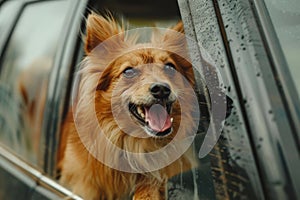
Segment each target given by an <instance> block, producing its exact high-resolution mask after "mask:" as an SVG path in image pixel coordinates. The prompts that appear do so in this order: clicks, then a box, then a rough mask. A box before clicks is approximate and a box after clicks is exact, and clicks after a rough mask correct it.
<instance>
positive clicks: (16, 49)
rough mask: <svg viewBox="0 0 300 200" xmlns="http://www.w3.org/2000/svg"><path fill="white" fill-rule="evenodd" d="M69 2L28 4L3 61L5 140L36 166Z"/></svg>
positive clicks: (0, 118)
mask: <svg viewBox="0 0 300 200" xmlns="http://www.w3.org/2000/svg"><path fill="white" fill-rule="evenodd" d="M67 6H68V1H44V2H34V3H28V4H26V5H25V7H24V9H23V11H22V13H21V15H20V17H19V20H18V22H17V24H16V27H15V29H14V30H13V32H12V35H11V36H10V39H9V42H8V46H7V48H6V49H5V53H4V56H3V59H2V60H1V66H2V67H1V71H0V93H1V95H0V96H1V98H0V101H1V103H0V129H1V133H0V140H1V141H0V142H1V144H3V145H5V146H6V147H7V148H9V149H10V150H12V151H14V152H15V153H17V154H18V155H20V156H22V158H23V159H25V160H27V161H28V162H30V163H31V164H33V165H37V164H38V158H39V157H42V156H43V153H42V151H40V150H41V149H42V145H44V144H43V143H41V142H40V139H41V134H42V133H41V125H42V120H43V111H44V105H45V100H46V97H47V96H46V95H47V88H48V77H49V74H50V72H51V67H52V65H53V62H54V59H55V55H56V50H57V47H58V45H59V43H58V41H59V39H60V32H61V31H62V30H63V27H64V21H65V18H66V16H67V12H65V11H66V9H67ZM54 13H55V14H54ZM1 14H2V13H1ZM1 16H2V15H1ZM8 16H10V13H7V16H5V17H8ZM1 20H4V19H3V18H2V19H1Z"/></svg>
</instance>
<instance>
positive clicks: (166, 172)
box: [59, 14, 199, 199]
mask: <svg viewBox="0 0 300 200" xmlns="http://www.w3.org/2000/svg"><path fill="white" fill-rule="evenodd" d="M123 32H124V28H123V27H122V26H121V25H119V24H118V23H117V22H116V21H115V20H114V18H112V17H102V16H99V15H96V14H90V15H89V17H88V19H87V35H86V38H85V52H86V57H85V59H84V60H83V62H82V66H81V70H80V75H81V79H80V84H79V89H78V97H77V98H76V99H75V102H74V104H73V109H71V108H70V111H69V113H68V116H67V118H66V120H65V122H64V124H63V128H62V142H61V152H64V155H62V156H60V158H59V159H60V161H59V165H60V167H61V182H62V183H63V184H65V185H67V186H69V187H70V188H71V189H72V190H73V191H74V192H75V193H77V194H79V195H81V196H82V197H83V198H84V199H126V198H128V197H130V196H131V195H132V196H133V199H165V198H166V191H165V190H166V182H167V180H168V178H170V177H172V176H174V175H176V174H178V173H181V172H182V171H186V170H189V169H191V168H192V167H196V165H197V162H196V161H195V160H196V159H195V158H194V157H193V153H192V152H191V150H190V149H188V150H187V151H185V153H184V154H183V155H181V156H180V157H179V158H178V159H176V160H175V161H174V162H173V163H171V164H170V165H168V166H166V167H164V168H162V169H157V170H154V171H151V170H150V171H148V172H145V173H130V172H123V171H119V170H117V169H113V168H110V167H108V166H106V165H105V164H103V163H102V162H100V161H98V160H97V158H95V155H96V156H97V155H98V154H100V153H101V154H105V155H106V157H105V158H104V159H110V161H115V162H116V163H118V162H119V157H120V154H119V153H118V152H117V151H114V150H112V149H109V148H108V147H107V146H106V145H105V141H104V139H103V137H100V135H101V134H100V132H102V133H103V134H104V135H105V136H106V137H104V138H106V139H108V140H109V141H110V142H111V143H112V144H114V145H116V146H118V147H119V148H121V149H123V150H125V152H134V153H147V152H153V151H156V150H158V149H160V148H162V147H164V146H165V145H167V144H169V143H170V142H171V141H172V139H173V138H174V137H175V135H178V138H179V140H181V139H182V140H183V139H184V138H185V137H186V136H187V135H189V134H191V133H190V132H193V131H195V128H196V122H195V121H197V120H199V119H194V117H193V116H192V113H193V110H194V109H195V108H194V107H193V104H192V103H191V101H192V99H191V98H192V97H191V96H192V95H191V94H190V92H191V86H193V85H194V78H193V77H194V76H193V70H192V66H191V64H190V63H189V62H188V61H187V60H186V59H184V58H183V57H182V56H178V55H185V54H186V42H185V39H184V37H182V36H178V35H179V34H178V32H179V33H183V25H182V23H181V22H180V23H178V24H177V25H176V26H174V27H173V28H172V29H170V30H169V31H166V32H165V33H158V32H159V31H154V33H153V37H152V41H151V42H149V43H143V44H138V43H137V42H136V41H137V38H136V36H133V37H131V36H129V35H126V34H124V33H123ZM116 35H117V36H116ZM181 35H182V34H181ZM112 37H114V39H113V40H109V38H112ZM104 41H105V42H104ZM103 42H104V43H103ZM98 45H100V46H101V45H102V46H101V47H99V46H98ZM97 46H98V47H97ZM166 49H168V50H166ZM166 65H170V66H168V68H164V67H165V66H166ZM128 67H130V68H128ZM170 67H171V68H173V67H174V68H175V70H176V71H178V72H180V73H174V74H173V75H170V74H168V73H166V70H172V69H170ZM126 69H127V70H129V72H128V74H125V71H126ZM132 69H134V70H135V71H132ZM170 73H172V72H170ZM180 74H181V75H183V76H181V75H180ZM172 76H173V77H172ZM100 77H101V78H100ZM183 77H185V79H186V80H187V81H185V80H184V78H183ZM155 83H164V84H165V85H167V86H168V87H167V88H168V89H169V90H170V91H169V92H170V94H169V96H168V97H166V98H165V100H162V99H160V100H157V99H156V98H154V97H153V94H151V92H149V88H150V87H151V85H153V84H155ZM180 100H181V101H182V102H185V103H184V105H180V104H179V101H180ZM155 101H157V102H167V103H168V101H170V102H172V110H171V111H170V110H169V111H168V112H169V113H168V115H170V116H171V117H172V118H173V122H172V125H171V126H172V129H173V131H170V132H168V131H165V129H166V128H169V126H170V125H168V126H167V125H165V126H167V127H161V128H162V129H164V130H163V131H165V132H164V134H163V136H159V135H155V133H153V132H155V131H153V130H152V132H151V130H150V131H147V130H145V129H146V128H145V126H146V124H143V123H141V122H139V119H137V118H136V117H135V116H134V114H133V113H132V112H130V109H132V107H133V109H134V108H135V107H139V106H140V105H145V107H146V106H148V108H144V109H149V107H150V104H153V102H155ZM167 103H160V104H161V105H162V106H164V107H166V104H167ZM165 109H166V108H165ZM144 112H145V111H144ZM148 112H150V111H148ZM163 112H164V113H165V111H163ZM116 114H117V116H115V115H116ZM144 114H145V113H144ZM148 115H149V114H148ZM116 118H117V121H116ZM144 120H145V119H144ZM168 120H169V121H168V122H170V121H171V120H170V119H168ZM179 126H180V127H181V128H180V131H178V130H179ZM124 130H126V131H124ZM128 130H129V132H130V133H129V134H128ZM168 130H169V129H168ZM125 132H127V133H125ZM166 132H167V133H166ZM83 142H84V144H83ZM86 147H88V149H87V148H86ZM175 148H176V147H175ZM178 148H180V147H178ZM91 152H93V153H91ZM123 156H125V157H126V155H123ZM164 156H168V155H167V154H166V155H165V154H162V157H161V158H162V160H163V159H167V158H166V157H164ZM127 161H128V166H129V167H132V168H133V169H135V168H137V166H143V169H147V167H148V168H149V169H151V167H153V166H149V165H153V163H151V162H149V161H148V160H147V159H146V158H145V159H143V158H141V159H139V160H130V158H128V160H127ZM157 162H160V160H157ZM121 164H122V163H120V165H121ZM146 171H147V170H146Z"/></svg>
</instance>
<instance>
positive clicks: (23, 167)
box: [0, 144, 83, 200]
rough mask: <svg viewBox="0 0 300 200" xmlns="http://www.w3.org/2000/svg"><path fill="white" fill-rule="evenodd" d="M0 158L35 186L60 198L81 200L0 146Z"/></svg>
mask: <svg viewBox="0 0 300 200" xmlns="http://www.w3.org/2000/svg"><path fill="white" fill-rule="evenodd" d="M0 158H3V159H4V160H5V161H6V162H7V163H9V164H11V165H13V166H14V167H15V168H16V170H18V171H19V172H20V173H23V174H24V175H27V176H28V177H30V178H31V179H32V180H33V181H35V182H36V184H37V185H39V186H41V187H43V188H45V189H47V190H49V191H51V192H53V193H55V194H56V195H58V196H61V197H62V198H68V199H74V200H83V199H82V198H81V197H79V196H78V195H76V194H74V193H72V192H71V191H70V190H68V189H66V188H65V187H63V186H61V185H60V184H59V183H57V182H55V181H54V180H52V179H50V178H48V177H46V176H44V175H43V174H42V173H41V172H40V171H39V170H37V169H35V168H34V167H32V166H31V165H29V164H28V163H26V162H24V161H23V160H21V159H20V158H18V157H17V156H16V155H14V154H13V153H11V152H10V151H8V150H7V149H6V148H5V147H3V146H2V145H1V144H0ZM0 165H1V162H0Z"/></svg>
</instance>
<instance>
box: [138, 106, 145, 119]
mask: <svg viewBox="0 0 300 200" xmlns="http://www.w3.org/2000/svg"><path fill="white" fill-rule="evenodd" d="M137 112H138V113H139V115H140V116H141V117H143V118H144V117H145V115H144V112H143V109H142V108H141V107H137Z"/></svg>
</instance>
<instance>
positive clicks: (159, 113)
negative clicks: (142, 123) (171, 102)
mask: <svg viewBox="0 0 300 200" xmlns="http://www.w3.org/2000/svg"><path fill="white" fill-rule="evenodd" d="M145 114H146V116H145V117H146V118H145V119H146V122H148V125H149V126H150V128H151V129H152V130H154V131H156V132H162V131H165V130H167V129H168V128H170V127H171V125H172V122H171V118H170V116H169V114H168V112H167V110H166V108H165V107H164V106H162V105H160V104H154V105H152V106H151V107H150V108H146V109H145Z"/></svg>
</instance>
